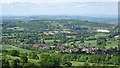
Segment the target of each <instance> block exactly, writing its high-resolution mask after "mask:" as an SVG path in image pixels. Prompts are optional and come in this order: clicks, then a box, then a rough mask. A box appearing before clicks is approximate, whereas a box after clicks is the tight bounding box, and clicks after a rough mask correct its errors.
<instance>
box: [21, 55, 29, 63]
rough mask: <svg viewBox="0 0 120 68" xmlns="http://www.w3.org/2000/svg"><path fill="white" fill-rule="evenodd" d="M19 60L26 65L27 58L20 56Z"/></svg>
mask: <svg viewBox="0 0 120 68" xmlns="http://www.w3.org/2000/svg"><path fill="white" fill-rule="evenodd" d="M20 58H21V60H22V62H23V63H27V62H28V58H27V57H26V56H21V57H20Z"/></svg>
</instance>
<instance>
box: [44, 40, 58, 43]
mask: <svg viewBox="0 0 120 68" xmlns="http://www.w3.org/2000/svg"><path fill="white" fill-rule="evenodd" d="M56 41H58V42H59V41H60V40H56ZM53 42H54V40H45V43H53Z"/></svg>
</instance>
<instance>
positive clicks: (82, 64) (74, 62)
mask: <svg viewBox="0 0 120 68" xmlns="http://www.w3.org/2000/svg"><path fill="white" fill-rule="evenodd" d="M71 63H72V66H84V64H85V63H86V62H77V61H71ZM93 64H95V65H96V66H113V65H110V64H100V63H99V64H98V63H88V65H89V66H92V65H93Z"/></svg>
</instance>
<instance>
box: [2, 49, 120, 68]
mask: <svg viewBox="0 0 120 68" xmlns="http://www.w3.org/2000/svg"><path fill="white" fill-rule="evenodd" d="M5 54H6V55H11V56H14V57H19V58H15V59H12V58H10V57H7V56H6V55H5ZM39 55H40V56H38V54H37V53H35V52H31V53H23V52H22V53H21V52H19V51H17V50H11V51H7V50H3V58H2V66H3V67H6V66H7V67H8V68H9V67H11V66H12V67H15V68H16V67H17V68H19V67H24V66H31V65H32V66H68V67H69V66H72V63H71V61H76V62H87V63H98V64H112V65H119V64H120V59H119V57H120V56H118V55H113V56H112V57H111V56H105V55H86V54H59V53H51V54H50V53H40V54H39ZM29 59H34V60H39V62H37V65H36V64H34V63H31V62H30V61H29ZM85 65H87V64H85ZM88 66H89V65H88Z"/></svg>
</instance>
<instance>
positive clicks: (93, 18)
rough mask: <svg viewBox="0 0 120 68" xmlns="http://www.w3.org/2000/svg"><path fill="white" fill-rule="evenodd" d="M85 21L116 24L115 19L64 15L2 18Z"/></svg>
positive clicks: (3, 18) (8, 17) (7, 17)
mask: <svg viewBox="0 0 120 68" xmlns="http://www.w3.org/2000/svg"><path fill="white" fill-rule="evenodd" d="M6 19H7V20H12V19H14V20H41V19H45V20H61V19H65V20H70V19H72V20H86V21H91V22H98V23H109V24H117V21H118V19H117V17H114V18H113V17H108V18H107V17H105V18H104V17H101V18H100V17H97V18H95V17H87V16H65V15H40V16H3V17H2V20H6Z"/></svg>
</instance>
